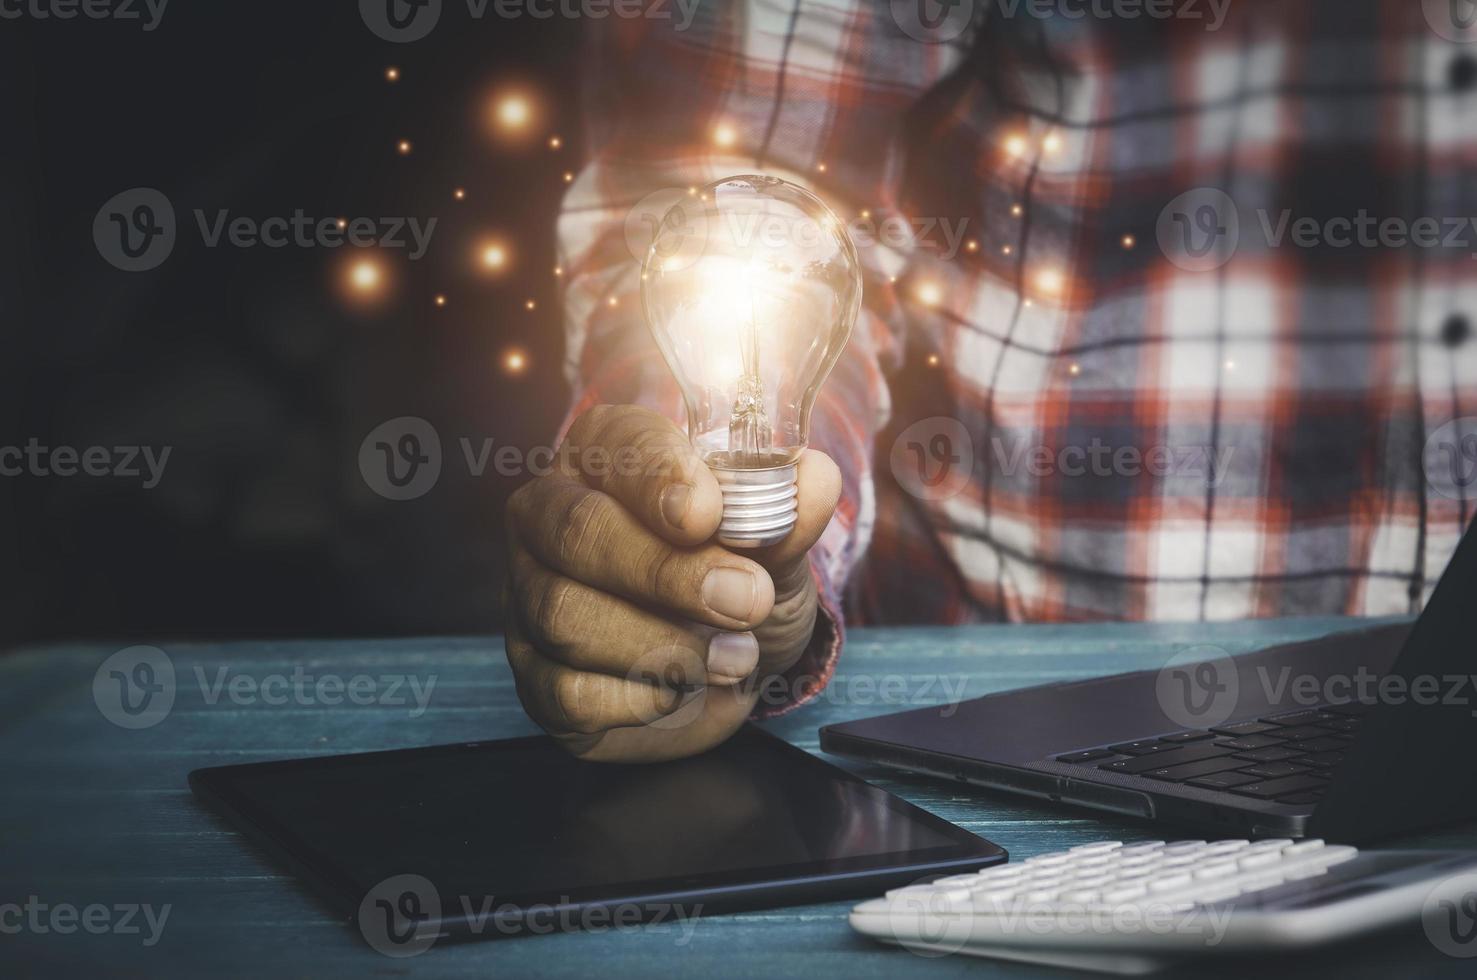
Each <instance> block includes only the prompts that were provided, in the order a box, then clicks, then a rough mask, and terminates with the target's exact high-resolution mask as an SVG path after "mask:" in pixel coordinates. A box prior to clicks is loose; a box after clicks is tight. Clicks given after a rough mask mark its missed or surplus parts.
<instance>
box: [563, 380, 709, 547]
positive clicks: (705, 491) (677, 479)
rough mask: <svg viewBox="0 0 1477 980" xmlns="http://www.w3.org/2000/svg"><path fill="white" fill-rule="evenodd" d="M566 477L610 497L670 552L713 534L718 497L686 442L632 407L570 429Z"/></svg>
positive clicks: (664, 422) (610, 408) (606, 409)
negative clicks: (668, 545)
mask: <svg viewBox="0 0 1477 980" xmlns="http://www.w3.org/2000/svg"><path fill="white" fill-rule="evenodd" d="M560 454H561V458H562V459H563V460H564V461H565V466H566V469H567V470H568V471H570V472H573V473H578V475H579V477H580V479H582V480H583V481H584V482H585V484H586V485H587V486H590V487H593V488H594V489H596V490H601V491H604V492H605V493H608V494H610V495H611V496H612V497H614V498H615V499H616V500H618V501H620V503H621V505H622V506H623V507H625V508H626V509H627V510H629V511H630V512H631V513H633V514H635V515H636V516H637V517H638V518H640V520H641V522H642V523H643V524H645V525H646V526H647V527H648V528H650V529H651V530H652V531H655V532H656V533H657V534H659V535H661V536H662V537H663V538H666V539H667V540H668V541H670V542H672V543H673V544H678V545H695V544H701V543H702V542H704V541H706V540H708V539H709V538H711V537H712V536H713V534H714V533H715V532H716V531H717V530H718V522H719V521H720V520H721V519H722V517H723V493H722V491H720V490H719V489H718V481H717V480H716V479H714V477H713V474H712V472H711V471H709V470H708V468H707V467H706V466H705V465H703V461H702V460H701V459H699V458H698V455H697V453H696V452H694V451H693V448H692V446H691V445H690V444H689V443H688V441H687V437H686V436H685V435H683V434H682V432H681V431H680V430H678V428H677V427H676V426H675V425H673V424H672V423H671V422H670V421H669V420H668V419H666V418H665V417H663V416H661V415H658V414H657V413H655V412H652V411H649V410H647V409H644V408H639V407H637V406H635V405H602V406H598V407H597V408H594V409H591V410H590V411H588V412H586V413H585V414H584V415H582V416H580V418H579V419H578V420H577V421H576V422H575V424H574V425H573V426H571V427H570V430H569V436H568V438H567V439H566V440H565V444H564V446H563V447H561V449H560Z"/></svg>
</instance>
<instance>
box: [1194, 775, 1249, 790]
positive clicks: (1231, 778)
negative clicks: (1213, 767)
mask: <svg viewBox="0 0 1477 980" xmlns="http://www.w3.org/2000/svg"><path fill="white" fill-rule="evenodd" d="M1259 778H1260V777H1258V776H1248V775H1247V774H1246V773H1244V772H1236V771H1235V770H1227V771H1226V772H1216V773H1211V774H1210V775H1209V776H1201V777H1199V778H1197V779H1191V780H1188V782H1189V784H1190V785H1191V786H1199V787H1200V788H1201V789H1230V788H1231V787H1232V786H1245V785H1246V784H1247V783H1254V782H1256V781H1257V780H1258V779H1259Z"/></svg>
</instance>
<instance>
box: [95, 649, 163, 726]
mask: <svg viewBox="0 0 1477 980" xmlns="http://www.w3.org/2000/svg"><path fill="white" fill-rule="evenodd" d="M174 693H175V681H174V661H172V660H170V659H169V655H168V654H167V653H165V652H164V651H163V650H160V649H159V648H158V647H146V646H139V647H128V648H127V649H124V650H119V651H118V652H117V653H115V654H113V655H112V656H111V657H109V658H108V659H107V660H104V661H103V663H102V666H100V667H98V669H97V673H95V674H93V676H92V700H93V703H94V704H96V705H97V710H98V711H100V712H101V713H102V716H103V717H104V718H106V719H108V721H111V722H112V723H113V724H115V725H117V726H118V727H119V728H132V729H139V728H152V727H153V726H154V725H157V724H159V723H160V722H161V721H163V720H164V719H165V718H166V717H167V716H168V715H169V712H170V709H171V708H173V707H174Z"/></svg>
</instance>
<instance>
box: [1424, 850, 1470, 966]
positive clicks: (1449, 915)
mask: <svg viewBox="0 0 1477 980" xmlns="http://www.w3.org/2000/svg"><path fill="white" fill-rule="evenodd" d="M1421 926H1422V928H1424V929H1425V931H1426V938H1427V939H1429V940H1431V945H1433V946H1435V947H1436V948H1437V949H1439V950H1441V952H1443V953H1445V954H1446V955H1447V956H1456V957H1460V958H1462V959H1467V958H1470V957H1473V956H1477V873H1472V872H1468V873H1466V874H1460V875H1454V876H1453V877H1450V878H1447V879H1446V880H1444V881H1442V882H1440V883H1439V884H1437V885H1436V887H1435V888H1432V889H1431V891H1430V892H1429V893H1428V894H1427V895H1426V901H1425V903H1424V904H1423V905H1422V906H1421Z"/></svg>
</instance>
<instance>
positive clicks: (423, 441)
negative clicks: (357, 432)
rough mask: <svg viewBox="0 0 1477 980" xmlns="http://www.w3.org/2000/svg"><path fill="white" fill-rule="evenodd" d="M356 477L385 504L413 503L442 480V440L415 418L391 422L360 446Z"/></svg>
mask: <svg viewBox="0 0 1477 980" xmlns="http://www.w3.org/2000/svg"><path fill="white" fill-rule="evenodd" d="M359 473H360V475H361V476H363V477H364V482H365V483H366V484H368V485H369V489H371V490H373V491H374V492H375V493H377V494H379V495H380V496H381V497H384V498H385V499H387V500H414V499H415V498H416V497H419V496H422V495H423V494H425V493H428V492H429V491H430V489H431V488H432V487H434V486H435V485H436V481H437V480H438V479H440V477H441V437H440V436H439V435H437V434H436V430H435V428H433V427H432V425H431V423H429V422H427V421H426V420H425V419H422V418H417V417H415V416H414V415H402V416H401V417H400V418H397V419H390V421H388V422H384V423H382V424H380V425H377V426H375V427H374V429H373V430H371V431H370V433H369V435H367V436H365V437H364V441H363V442H362V443H360V444H359Z"/></svg>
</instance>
